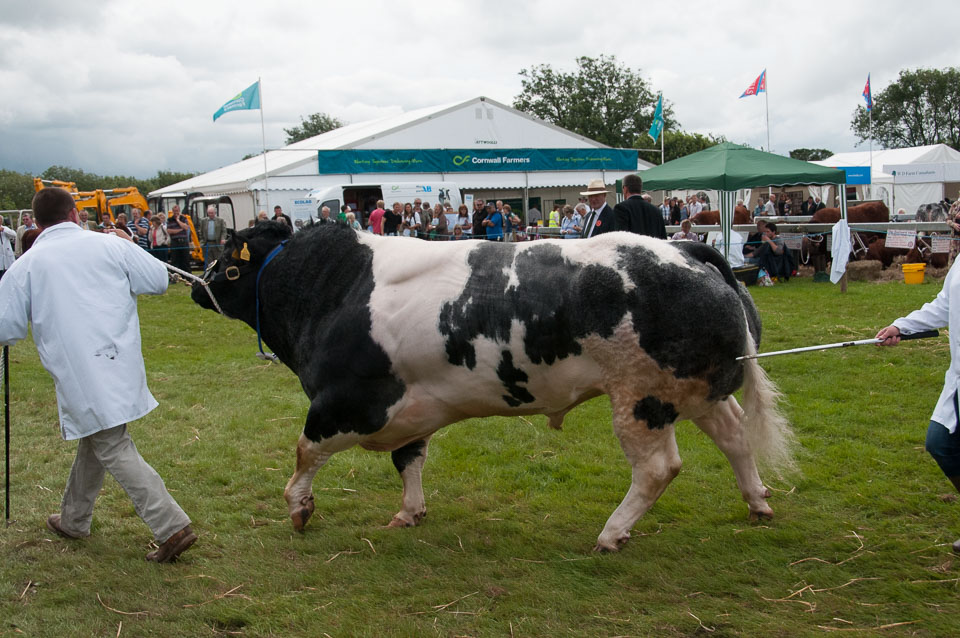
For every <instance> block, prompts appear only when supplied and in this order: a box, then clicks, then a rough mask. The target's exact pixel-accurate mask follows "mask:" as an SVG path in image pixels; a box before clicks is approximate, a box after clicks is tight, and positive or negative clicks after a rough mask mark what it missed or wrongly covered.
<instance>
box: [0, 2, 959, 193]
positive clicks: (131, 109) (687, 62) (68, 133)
mask: <svg viewBox="0 0 960 638" xmlns="http://www.w3.org/2000/svg"><path fill="white" fill-rule="evenodd" d="M958 26H960V3H957V2H955V1H951V2H928V1H920V2H902V1H899V0H897V1H888V0H874V1H871V2H861V1H847V0H840V1H838V0H831V1H828V2H823V1H820V0H808V1H806V2H801V3H797V2H789V3H788V2H770V1H759V0H758V1H754V0H726V1H724V2H713V1H711V2H686V1H683V0H674V1H672V2H649V1H648V2H637V1H636V0H633V1H629V2H605V1H604V0H598V1H594V2H583V1H582V0H581V1H569V0H549V1H544V0H533V1H524V0H509V1H501V0H473V1H472V2H465V1H463V0H445V1H437V0H420V1H418V2H409V1H407V2H396V1H394V2H384V1H370V2H367V1H365V0H353V1H352V2H329V1H324V0H312V1H310V2H300V1H295V0H275V1H269V0H268V1H261V2H250V1H242V2H236V1H220V0H193V1H191V2H182V1H180V0H169V1H168V2H143V1H138V0H96V1H92V0H31V1H29V2H28V1H26V0H0V168H5V169H11V170H17V171H23V172H38V171H42V170H43V169H45V168H47V167H48V166H51V165H54V164H58V165H64V166H71V167H74V168H81V169H83V170H85V171H89V172H94V173H100V174H126V175H134V176H138V177H149V176H152V175H154V174H155V173H156V172H157V170H177V171H200V172H203V171H208V170H211V169H213V168H217V167H219V166H223V165H226V164H230V163H233V162H235V161H237V160H239V159H240V158H241V157H242V156H243V155H245V154H247V153H253V152H257V151H258V150H259V148H260V144H261V141H260V138H261V135H260V117H259V113H258V112H256V111H241V112H234V113H229V114H227V115H225V116H224V117H223V118H221V119H219V120H218V121H217V122H216V123H214V122H213V121H212V116H213V113H214V111H216V110H217V109H218V108H219V107H220V106H221V105H222V104H223V103H224V102H226V101H227V100H228V99H230V98H231V97H233V96H234V95H235V94H236V93H238V92H239V91H241V90H242V89H244V88H246V87H247V86H249V85H250V84H252V83H253V82H255V81H256V79H257V77H260V78H262V87H263V105H264V117H265V125H266V144H267V148H277V147H280V146H282V145H283V142H284V139H285V135H284V133H283V129H284V128H285V127H287V128H289V127H291V126H294V125H296V124H298V123H299V120H300V116H301V115H303V116H306V115H309V114H310V113H315V112H318V111H323V112H327V113H330V114H332V115H335V116H336V117H339V118H340V119H342V120H344V121H346V122H359V121H363V120H367V119H371V118H375V117H379V116H382V115H389V114H394V113H398V112H401V111H406V110H410V109H415V108H419V107H423V106H431V105H435V104H443V103H449V102H454V101H458V100H462V99H469V98H472V97H476V96H478V95H485V96H488V97H491V98H493V99H495V100H498V101H500V102H503V103H505V104H511V103H512V101H513V98H514V96H515V95H517V93H519V91H520V88H521V86H520V78H519V76H518V72H519V71H520V70H521V69H523V68H528V67H530V66H532V65H534V64H550V65H552V66H554V67H555V68H557V69H563V70H572V69H573V68H574V66H575V65H574V58H576V57H577V56H580V55H587V56H599V55H601V54H607V55H615V56H616V57H617V58H618V60H619V61H620V62H621V63H623V64H625V65H627V66H629V67H630V68H632V69H634V70H639V72H640V73H641V74H642V75H643V76H644V77H646V78H647V79H648V80H649V81H650V82H651V84H652V86H653V88H654V90H655V91H658V90H662V91H663V93H664V96H665V97H666V98H667V99H668V100H670V101H671V102H672V103H673V108H674V113H675V116H676V118H677V120H678V121H679V123H680V125H681V127H682V128H683V129H684V130H686V131H689V132H699V133H711V134H722V135H725V136H726V137H727V138H728V139H730V140H731V141H735V142H743V143H748V144H753V145H757V146H760V145H763V146H766V128H765V120H764V98H763V96H762V95H761V96H760V97H759V98H757V97H752V98H744V99H738V97H739V95H740V94H741V93H742V92H743V91H744V89H745V88H746V87H747V86H748V85H749V84H750V83H751V82H752V81H753V80H754V79H755V78H756V77H757V75H759V73H760V71H761V70H763V69H764V68H766V69H767V77H768V86H769V109H770V135H771V145H772V148H773V150H774V151H775V152H779V153H782V154H786V153H787V152H788V151H789V150H791V149H793V148H797V147H808V148H813V147H816V148H828V149H831V150H833V151H835V152H840V151H849V150H855V144H856V139H855V138H854V137H853V135H852V134H851V132H850V120H851V117H852V114H853V111H854V109H855V108H856V106H857V105H858V104H862V98H861V96H860V93H861V91H862V90H863V85H864V83H865V80H866V77H867V73H868V72H869V73H872V84H873V89H874V93H877V92H879V91H880V90H882V89H883V88H884V87H885V86H887V85H888V84H889V83H890V82H891V81H893V80H895V79H896V78H897V75H898V73H899V71H900V70H902V69H906V68H917V67H935V68H944V67H947V66H951V65H957V64H960V38H957V37H956V36H955V35H954V32H955V31H956V29H957V27H958ZM862 148H866V146H863V147H862Z"/></svg>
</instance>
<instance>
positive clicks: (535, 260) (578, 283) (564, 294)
mask: <svg viewBox="0 0 960 638" xmlns="http://www.w3.org/2000/svg"><path fill="white" fill-rule="evenodd" d="M514 258H516V262H515V263H514ZM467 263H468V265H469V266H470V277H469V278H468V281H467V283H466V285H465V286H464V289H463V290H462V291H461V292H460V295H459V296H458V297H457V298H456V299H454V300H453V301H450V302H448V303H446V304H444V305H443V307H442V309H441V312H440V333H441V334H442V335H444V336H445V337H447V340H446V350H447V359H448V361H450V363H452V364H453V365H465V366H466V367H467V368H469V369H473V368H474V367H475V366H476V350H475V348H474V345H473V341H474V340H475V339H476V338H478V337H481V336H482V337H487V338H488V339H491V340H493V341H496V342H497V343H501V344H509V343H510V326H511V323H512V322H513V321H514V320H517V321H519V322H520V323H521V324H523V326H524V328H525V330H524V341H523V350H524V354H526V355H527V357H528V358H529V359H530V361H531V362H532V363H535V364H539V363H545V364H547V365H551V364H553V363H554V362H555V361H557V360H558V359H563V358H565V357H568V356H571V355H578V354H580V353H581V351H582V349H581V346H580V343H579V340H580V339H582V338H583V337H585V336H587V335H588V334H591V333H596V334H599V335H600V336H602V337H609V336H610V335H612V334H613V328H614V327H615V326H616V325H617V324H618V323H619V322H620V320H621V319H622V318H623V315H624V313H625V312H626V309H627V307H626V302H627V298H626V295H625V294H624V291H623V282H622V280H621V278H620V276H619V275H618V274H617V273H616V272H615V271H614V270H612V269H610V268H607V267H604V266H601V265H589V266H579V265H577V264H573V263H570V262H569V261H566V260H565V259H563V257H562V256H561V254H560V248H559V247H558V246H555V245H550V244H543V245H540V246H535V247H533V248H530V249H528V250H524V251H522V252H517V251H516V250H515V249H513V247H511V246H510V245H509V244H493V243H491V244H483V245H481V246H479V247H477V248H476V249H475V250H473V251H472V252H471V253H470V257H469V259H468V262H467ZM511 269H513V270H515V272H516V277H517V280H518V283H516V284H514V285H511V286H509V287H508V285H507V283H508V279H509V272H510V270H511Z"/></svg>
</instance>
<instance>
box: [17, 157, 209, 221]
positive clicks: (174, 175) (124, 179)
mask: <svg viewBox="0 0 960 638" xmlns="http://www.w3.org/2000/svg"><path fill="white" fill-rule="evenodd" d="M195 175H197V173H181V172H177V171H157V174H156V175H155V176H153V177H150V178H147V179H141V178H138V177H130V176H127V175H97V174H96V173H88V172H86V171H83V170H81V169H79V168H70V167H67V166H51V167H50V168H48V169H47V170H45V171H43V173H41V174H40V175H33V174H29V173H20V172H17V171H10V170H5V169H0V210H19V209H26V208H30V202H31V201H32V200H33V194H34V192H35V191H34V188H33V178H34V177H39V178H41V179H48V180H60V181H63V182H74V183H76V185H77V190H79V191H93V190H97V189H102V190H108V189H111V188H123V187H128V186H136V188H137V190H139V191H140V193H141V194H142V195H143V196H144V197H146V196H147V193H149V192H150V191H155V190H157V189H158V188H163V187H164V186H169V185H170V184H176V183H177V182H182V181H183V180H185V179H190V178H191V177H194V176H195Z"/></svg>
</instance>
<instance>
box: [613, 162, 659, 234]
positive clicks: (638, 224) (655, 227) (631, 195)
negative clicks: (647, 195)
mask: <svg viewBox="0 0 960 638" xmlns="http://www.w3.org/2000/svg"><path fill="white" fill-rule="evenodd" d="M642 191H643V181H642V180H641V179H640V176H639V175H627V176H626V177H624V178H623V197H624V200H623V201H622V202H620V203H619V204H617V205H616V206H614V208H613V214H614V216H615V217H616V220H617V230H625V231H627V232H631V233H637V234H638V235H649V236H650V237H656V238H657V239H666V238H667V229H666V226H665V225H664V223H663V215H662V214H661V213H660V211H659V210H658V209H657V207H656V206H654V205H653V204H651V203H650V202H648V201H647V200H645V199H643V197H641V196H640V194H641V192H642Z"/></svg>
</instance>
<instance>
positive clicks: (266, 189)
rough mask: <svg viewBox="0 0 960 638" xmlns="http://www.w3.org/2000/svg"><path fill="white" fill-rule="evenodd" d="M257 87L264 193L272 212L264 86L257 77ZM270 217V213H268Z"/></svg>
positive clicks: (268, 208) (268, 207)
mask: <svg viewBox="0 0 960 638" xmlns="http://www.w3.org/2000/svg"><path fill="white" fill-rule="evenodd" d="M257 86H258V87H259V89H260V143H261V146H262V148H263V191H264V193H265V196H266V200H267V211H269V210H270V183H269V182H268V181H267V133H266V129H265V128H264V125H263V85H262V84H261V83H260V78H259V77H257ZM267 214H268V215H269V212H268V213H267Z"/></svg>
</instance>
